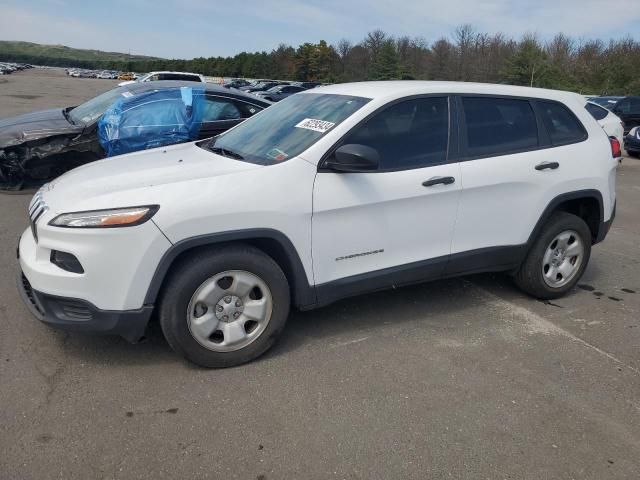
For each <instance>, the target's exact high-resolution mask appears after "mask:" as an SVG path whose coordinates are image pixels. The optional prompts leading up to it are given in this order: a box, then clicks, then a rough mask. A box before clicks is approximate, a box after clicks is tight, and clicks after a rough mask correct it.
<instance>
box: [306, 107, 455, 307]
mask: <svg viewBox="0 0 640 480" xmlns="http://www.w3.org/2000/svg"><path fill="white" fill-rule="evenodd" d="M449 118H450V116H449V99H448V98H447V97H431V96H429V97H421V98H414V99H410V100H404V101H402V102H399V103H394V104H392V105H391V106H388V107H385V108H384V109H383V110H380V111H378V112H376V113H375V114H373V116H371V117H370V118H368V119H367V120H365V121H364V122H363V123H361V124H360V125H358V126H356V127H354V129H353V130H352V131H351V132H350V133H348V134H347V135H346V136H345V138H343V139H342V141H341V142H340V145H346V144H362V145H367V146H369V147H371V148H374V149H375V150H377V152H378V153H379V155H380V165H379V168H378V170H377V171H375V172H366V173H337V172H330V171H323V170H322V168H321V169H320V172H319V173H318V175H317V177H316V182H315V186H314V194H313V218H312V237H313V244H312V250H313V264H314V277H315V282H316V285H323V284H324V285H327V284H328V285H332V284H331V283H330V282H333V285H337V288H339V289H341V290H342V295H338V296H346V295H345V294H346V292H351V293H358V290H362V291H364V290H372V289H377V288H385V287H388V286H391V285H398V284H402V283H407V282H410V281H415V280H419V279H421V278H428V277H430V276H434V275H435V276H437V275H438V274H439V273H440V272H441V271H442V270H443V269H444V265H445V263H446V260H447V258H448V255H449V253H450V247H451V239H452V235H453V229H454V225H455V219H456V213H457V208H458V200H459V195H460V188H461V184H460V165H459V164H458V163H457V162H453V163H452V162H450V161H449V159H450V156H449V143H450V142H449V131H450V128H449ZM321 167H322V165H321ZM345 289H346V290H345ZM325 291H326V289H322V288H319V289H318V294H319V297H321V298H319V300H320V302H322V301H323V300H326V299H325V298H322V297H323V296H324V293H323V292H325Z"/></svg>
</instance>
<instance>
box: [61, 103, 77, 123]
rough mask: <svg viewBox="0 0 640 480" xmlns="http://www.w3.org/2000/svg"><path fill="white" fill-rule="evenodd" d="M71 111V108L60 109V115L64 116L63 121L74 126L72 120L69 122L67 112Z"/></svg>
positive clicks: (69, 116) (69, 117) (69, 118)
mask: <svg viewBox="0 0 640 480" xmlns="http://www.w3.org/2000/svg"><path fill="white" fill-rule="evenodd" d="M71 110H73V107H67V108H63V109H62V115H63V116H64V118H65V120H66V121H67V122H69V123H70V124H71V125H75V124H76V122H74V121H73V120H71V115H69V112H70V111H71Z"/></svg>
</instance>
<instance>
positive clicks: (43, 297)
mask: <svg viewBox="0 0 640 480" xmlns="http://www.w3.org/2000/svg"><path fill="white" fill-rule="evenodd" d="M17 284H18V292H19V293H20V297H21V298H22V301H23V302H24V303H25V305H26V307H27V309H28V310H29V311H30V312H31V314H32V315H33V316H34V317H36V318H37V319H38V320H40V321H41V322H43V323H45V324H46V325H49V326H51V327H54V328H60V329H62V330H69V331H73V332H84V333H95V334H106V335H119V336H121V337H123V338H125V339H126V340H128V341H130V342H132V343H135V342H138V341H140V340H141V339H142V338H143V337H144V334H145V331H146V329H147V324H148V323H149V318H150V317H151V313H152V312H153V306H152V305H145V306H143V307H142V308H140V309H138V310H122V311H114V310H101V309H99V308H97V307H96V306H95V305H93V304H91V303H89V302H87V301H85V300H80V299H76V298H66V297H58V296H55V295H47V294H45V293H42V292H38V291H36V290H34V289H33V288H31V284H30V283H29V280H28V279H27V277H25V276H24V273H22V271H19V273H18V278H17Z"/></svg>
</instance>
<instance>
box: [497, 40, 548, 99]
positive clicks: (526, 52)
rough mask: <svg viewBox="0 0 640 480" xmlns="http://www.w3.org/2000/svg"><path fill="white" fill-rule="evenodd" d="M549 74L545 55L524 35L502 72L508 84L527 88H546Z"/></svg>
mask: <svg viewBox="0 0 640 480" xmlns="http://www.w3.org/2000/svg"><path fill="white" fill-rule="evenodd" d="M549 73H550V69H549V64H548V60H547V54H546V53H545V52H544V50H543V49H542V46H541V45H540V43H539V42H538V40H537V38H535V37H534V36H532V35H526V36H525V37H524V38H523V39H522V40H521V41H520V43H519V44H518V48H517V49H516V51H515V53H514V54H513V56H512V57H511V58H510V59H509V61H508V62H507V66H506V68H505V71H504V75H505V77H506V80H507V81H508V82H509V83H512V84H513V85H525V86H528V87H544V86H547V81H548V80H549V78H548V77H549Z"/></svg>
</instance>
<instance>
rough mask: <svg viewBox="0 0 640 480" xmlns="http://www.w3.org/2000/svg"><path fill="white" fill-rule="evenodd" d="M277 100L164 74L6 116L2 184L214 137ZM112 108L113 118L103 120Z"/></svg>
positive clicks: (30, 182)
mask: <svg viewBox="0 0 640 480" xmlns="http://www.w3.org/2000/svg"><path fill="white" fill-rule="evenodd" d="M189 89H192V90H189ZM167 90H174V91H176V92H178V93H177V94H167V93H166V92H165V91H167ZM187 90H189V91H190V92H191V93H190V94H186V93H185V92H186V91H187ZM163 92H165V93H163ZM194 92H195V99H196V100H195V102H196V103H193V102H194V100H193V95H194ZM154 95H155V96H154ZM140 98H141V99H143V100H144V101H140V102H139V101H137V100H138V99H140ZM178 98H179V99H181V102H182V103H181V104H178V102H177V99H178ZM171 99H173V100H172V101H171ZM269 105H271V102H269V101H267V100H262V99H259V98H256V97H255V96H253V95H248V94H243V93H242V92H238V91H233V90H229V89H226V88H224V87H221V86H218V85H209V84H202V83H195V82H181V81H158V82H146V83H134V84H130V85H126V86H124V87H118V88H115V89H113V90H110V91H108V92H105V93H103V94H102V95H98V96H97V97H95V98H93V99H91V100H89V101H87V102H85V103H83V104H81V105H78V106H76V107H66V108H57V109H51V110H45V111H41V112H34V113H28V114H25V115H19V116H17V117H11V118H5V119H0V190H5V191H6V190H20V189H24V188H32V187H36V186H39V185H41V184H43V183H45V182H47V181H49V180H51V179H53V178H55V177H57V176H59V175H61V174H62V173H64V172H66V171H68V170H71V169H72V168H75V167H77V166H79V165H83V164H85V163H88V162H92V161H95V160H99V159H102V158H105V157H107V156H112V155H117V154H120V153H125V152H127V153H128V152H131V151H136V150H143V149H146V148H154V147H158V146H162V145H169V144H172V143H180V142H185V141H190V140H196V139H201V138H207V137H212V136H215V135H218V134H220V133H222V132H224V131H226V130H228V129H229V128H231V127H233V126H235V125H237V124H238V123H240V122H241V121H243V120H244V119H246V118H248V117H250V116H252V115H254V114H255V113H258V112H259V111H261V110H263V109H264V108H266V107H268V106H269ZM179 106H181V108H178V107H179ZM116 107H117V108H119V109H120V110H117V111H116V113H118V115H116V116H114V115H113V112H114V111H115V110H114V109H116ZM123 107H124V108H123ZM105 112H109V113H110V115H109V122H106V121H105V122H102V128H99V127H100V121H101V120H102V119H103V116H104V115H105ZM176 118H182V123H183V124H185V123H188V125H186V127H184V128H182V133H181V132H178V133H176V125H175V124H176V123H177V122H175V121H174V122H172V121H170V120H171V119H174V120H175V119H176ZM159 119H160V120H162V121H160V122H159V121H158V120H159ZM187 120H188V122H187ZM118 122H119V123H118ZM163 122H164V123H163ZM185 129H186V130H185ZM184 131H187V132H188V134H187V135H184Z"/></svg>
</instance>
